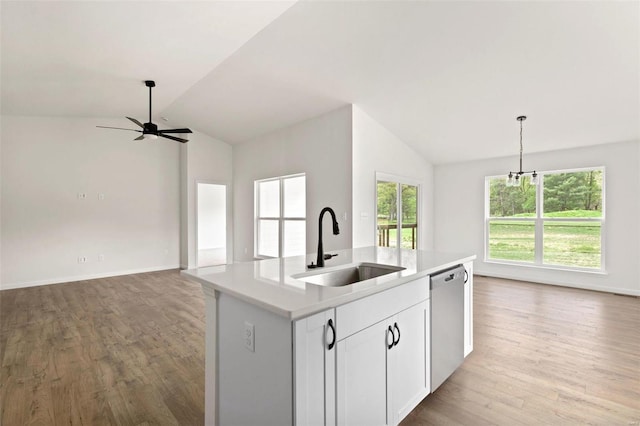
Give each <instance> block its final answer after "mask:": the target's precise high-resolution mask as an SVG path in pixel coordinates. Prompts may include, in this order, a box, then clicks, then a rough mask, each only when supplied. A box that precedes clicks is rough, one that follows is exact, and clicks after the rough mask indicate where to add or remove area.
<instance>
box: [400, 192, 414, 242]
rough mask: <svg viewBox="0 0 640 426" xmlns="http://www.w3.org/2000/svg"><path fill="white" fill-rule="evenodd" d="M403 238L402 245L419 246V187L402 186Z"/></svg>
mask: <svg viewBox="0 0 640 426" xmlns="http://www.w3.org/2000/svg"><path fill="white" fill-rule="evenodd" d="M401 187H402V239H401V247H402V248H409V249H415V248H417V242H416V239H417V237H418V187H417V186H413V185H405V184H403V185H402V186H401Z"/></svg>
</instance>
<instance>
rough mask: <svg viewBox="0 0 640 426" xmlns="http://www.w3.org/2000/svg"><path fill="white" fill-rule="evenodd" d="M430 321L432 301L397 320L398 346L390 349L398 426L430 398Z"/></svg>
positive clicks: (398, 317)
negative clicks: (424, 400)
mask: <svg viewBox="0 0 640 426" xmlns="http://www.w3.org/2000/svg"><path fill="white" fill-rule="evenodd" d="M429 318H430V315H429V301H428V300H425V301H423V302H421V303H419V304H417V305H415V306H412V307H411V308H409V309H406V310H404V311H402V312H400V313H398V315H396V316H395V317H394V318H393V324H392V327H393V330H394V332H395V333H396V341H397V344H395V345H394V346H393V347H392V348H391V349H389V360H390V364H391V367H390V369H389V371H390V375H389V379H390V380H389V383H390V390H389V394H390V395H389V396H390V398H391V401H392V402H391V407H392V408H391V414H392V416H393V421H392V424H398V423H399V422H400V421H401V420H402V419H403V418H404V417H405V416H406V415H407V414H409V413H410V412H411V410H413V409H414V408H415V407H416V406H417V405H418V404H419V403H420V401H422V399H424V397H425V396H427V395H428V394H429V387H430V385H431V377H430V367H431V366H430V359H429V357H430V347H429V340H428V338H429Z"/></svg>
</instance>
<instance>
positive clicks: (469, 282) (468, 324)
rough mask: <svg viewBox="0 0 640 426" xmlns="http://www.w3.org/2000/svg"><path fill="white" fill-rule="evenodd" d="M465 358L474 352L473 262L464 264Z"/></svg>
mask: <svg viewBox="0 0 640 426" xmlns="http://www.w3.org/2000/svg"><path fill="white" fill-rule="evenodd" d="M464 269H465V270H466V271H467V274H466V276H465V278H466V281H465V283H464V356H465V357H466V356H467V355H469V354H470V353H471V351H473V262H467V263H465V264H464Z"/></svg>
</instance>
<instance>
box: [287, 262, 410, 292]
mask: <svg viewBox="0 0 640 426" xmlns="http://www.w3.org/2000/svg"><path fill="white" fill-rule="evenodd" d="M403 269H405V268H403V267H402V266H393V265H382V264H379V263H360V264H357V265H349V266H346V267H344V268H340V269H333V270H330V271H318V272H315V271H313V272H305V273H302V274H298V275H293V276H292V278H295V279H298V280H301V281H306V282H308V283H312V284H317V285H323V286H327V287H340V286H344V285H349V284H353V283H357V282H360V281H365V280H369V279H371V278H375V277H379V276H381V275H387V274H392V273H394V272H398V271H402V270H403Z"/></svg>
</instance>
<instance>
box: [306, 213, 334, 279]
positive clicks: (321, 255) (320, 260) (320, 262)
mask: <svg viewBox="0 0 640 426" xmlns="http://www.w3.org/2000/svg"><path fill="white" fill-rule="evenodd" d="M326 212H329V214H331V220H332V221H333V235H338V234H339V233H340V228H338V221H337V220H336V214H335V212H334V211H333V209H332V208H331V207H325V208H324V209H322V211H321V212H320V218H319V219H318V258H317V259H316V264H315V265H313V263H312V264H311V265H309V266H310V267H317V268H322V267H323V266H324V259H325V256H324V251H323V248H322V216H324V214H325V213H326ZM334 256H335V255H334ZM329 257H331V255H329ZM312 265H313V266H312Z"/></svg>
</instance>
